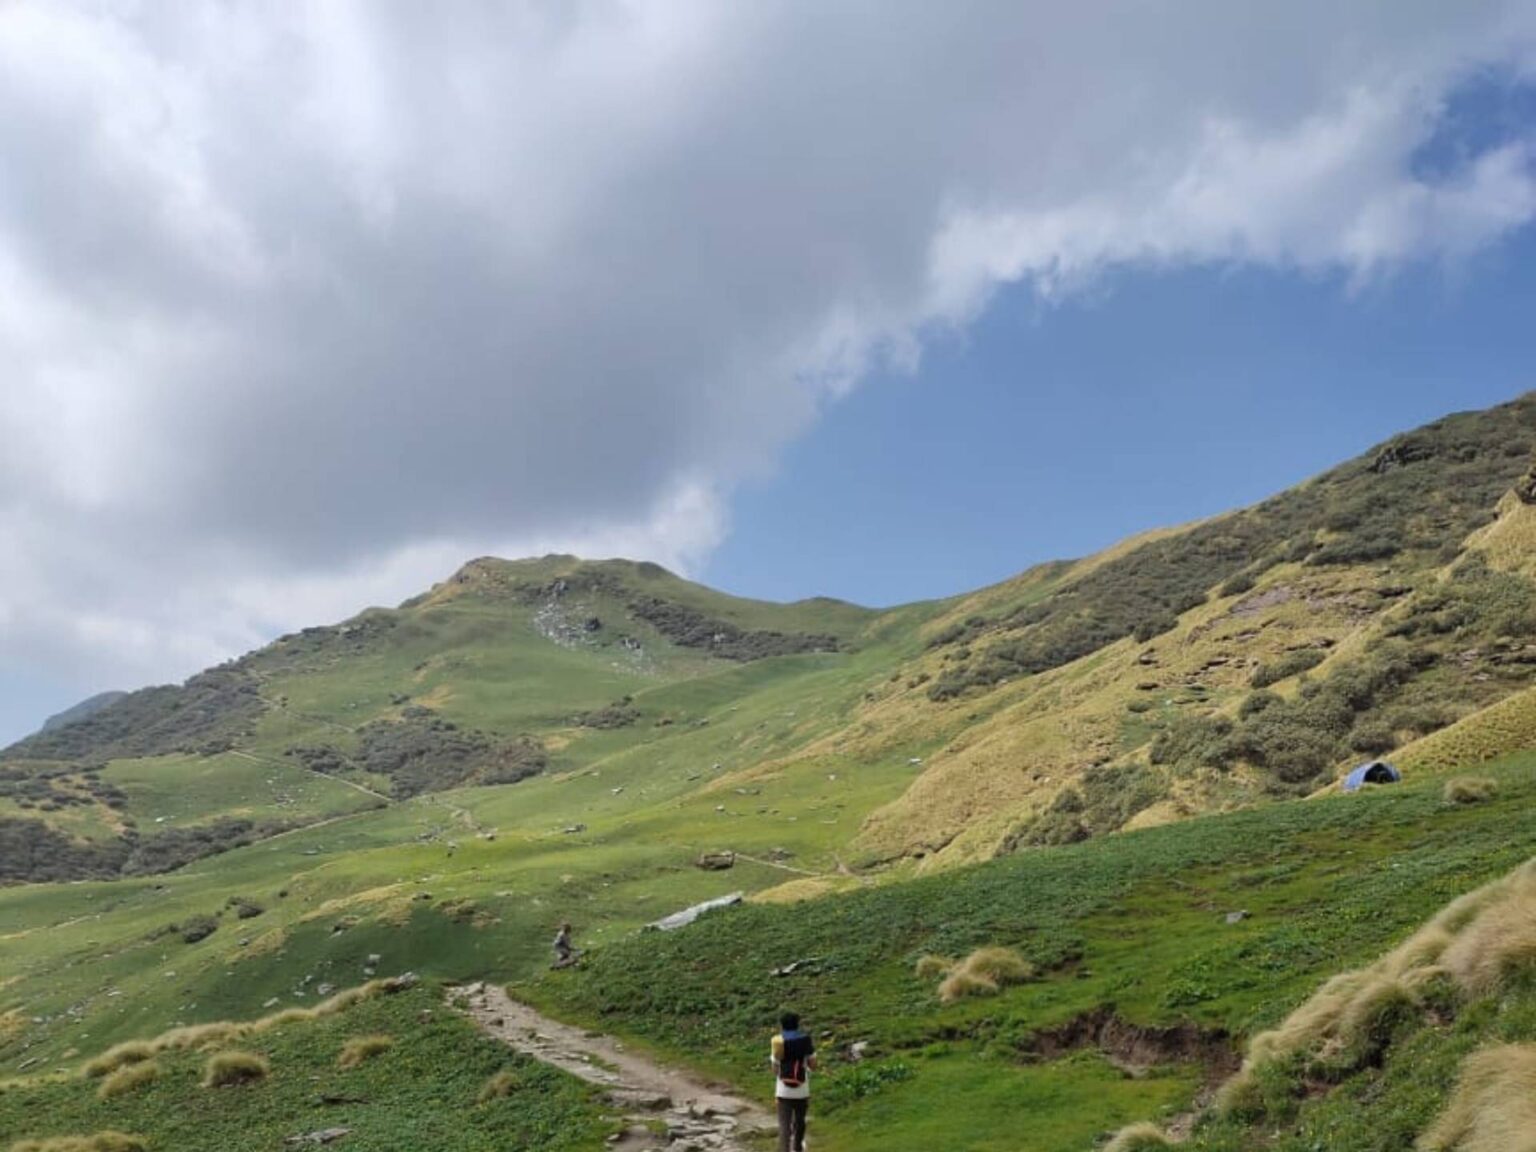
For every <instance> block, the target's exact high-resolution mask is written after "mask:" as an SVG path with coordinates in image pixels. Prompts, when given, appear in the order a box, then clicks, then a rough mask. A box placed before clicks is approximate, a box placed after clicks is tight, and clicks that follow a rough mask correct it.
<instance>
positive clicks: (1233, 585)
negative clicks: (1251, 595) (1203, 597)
mask: <svg viewBox="0 0 1536 1152" xmlns="http://www.w3.org/2000/svg"><path fill="white" fill-rule="evenodd" d="M1253 585H1254V579H1253V574H1252V573H1251V572H1239V573H1238V574H1237V575H1236V576H1233V577H1231V578H1230V579H1228V580H1227V582H1226V583H1225V584H1223V585H1222V586H1221V587H1220V588H1218V589H1217V590H1216V594H1217V595H1218V596H1221V597H1223V598H1225V597H1228V596H1241V595H1242V594H1243V593H1244V592H1252V591H1253Z"/></svg>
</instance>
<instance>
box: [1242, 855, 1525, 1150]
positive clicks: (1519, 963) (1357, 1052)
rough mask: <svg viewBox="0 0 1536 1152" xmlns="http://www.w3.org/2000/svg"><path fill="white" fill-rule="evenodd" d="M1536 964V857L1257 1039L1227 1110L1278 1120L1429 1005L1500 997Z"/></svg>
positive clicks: (1361, 1062)
mask: <svg viewBox="0 0 1536 1152" xmlns="http://www.w3.org/2000/svg"><path fill="white" fill-rule="evenodd" d="M1531 967H1536V860H1532V861H1528V862H1527V863H1525V864H1523V865H1521V866H1520V867H1519V868H1517V869H1515V870H1514V871H1513V872H1511V873H1510V874H1509V875H1507V876H1505V877H1504V878H1503V879H1500V880H1496V881H1494V882H1493V883H1492V884H1487V885H1484V886H1483V887H1482V888H1479V889H1477V890H1476V891H1474V892H1469V893H1468V894H1467V895H1465V896H1462V897H1461V898H1460V899H1458V900H1455V901H1453V902H1452V903H1451V904H1449V905H1447V906H1446V908H1445V909H1444V910H1442V911H1441V912H1440V914H1439V915H1437V916H1436V917H1435V918H1434V919H1433V920H1431V921H1430V922H1429V923H1428V924H1426V925H1425V926H1424V927H1422V928H1421V929H1419V931H1418V932H1416V933H1414V935H1413V936H1411V937H1409V939H1408V940H1406V941H1405V942H1404V943H1403V944H1401V945H1399V946H1398V947H1397V948H1396V949H1394V950H1393V951H1391V952H1389V953H1387V954H1386V955H1385V956H1383V957H1382V958H1381V959H1380V960H1378V961H1376V963H1374V964H1372V965H1370V966H1369V967H1367V968H1362V969H1358V970H1356V971H1353V972H1346V973H1343V974H1342V975H1339V976H1335V977H1334V978H1333V979H1331V980H1329V981H1328V982H1327V983H1326V984H1324V985H1323V986H1322V988H1320V989H1319V990H1318V991H1317V992H1316V993H1315V994H1314V995H1313V996H1312V998H1311V999H1309V1000H1308V1001H1306V1003H1304V1004H1302V1006H1301V1007H1300V1008H1298V1009H1297V1010H1296V1011H1295V1012H1293V1013H1292V1014H1291V1015H1290V1016H1289V1017H1288V1018H1286V1020H1284V1021H1283V1022H1282V1023H1281V1024H1280V1025H1279V1026H1278V1027H1277V1028H1274V1029H1272V1030H1270V1031H1268V1032H1262V1033H1260V1034H1259V1035H1258V1036H1255V1037H1254V1039H1253V1042H1252V1044H1251V1045H1250V1046H1249V1051H1248V1058H1247V1060H1246V1061H1245V1062H1244V1064H1243V1067H1242V1069H1241V1070H1240V1071H1239V1072H1238V1074H1237V1075H1236V1076H1234V1077H1233V1078H1232V1079H1231V1080H1229V1081H1228V1082H1227V1084H1226V1085H1225V1086H1224V1087H1223V1088H1222V1091H1221V1093H1220V1095H1219V1097H1218V1100H1217V1106H1218V1110H1220V1111H1221V1112H1223V1113H1226V1114H1234V1115H1254V1116H1262V1115H1266V1114H1272V1113H1274V1112H1275V1111H1276V1110H1277V1108H1281V1107H1283V1106H1284V1104H1285V1102H1286V1101H1287V1100H1288V1099H1289V1098H1291V1097H1292V1096H1293V1095H1294V1094H1295V1093H1296V1092H1298V1091H1299V1090H1300V1085H1301V1082H1302V1081H1303V1080H1306V1079H1311V1080H1323V1081H1327V1082H1337V1081H1339V1080H1341V1079H1342V1078H1343V1077H1344V1076H1345V1075H1347V1074H1349V1073H1351V1072H1354V1071H1356V1070H1358V1069H1359V1068H1361V1067H1364V1066H1365V1065H1366V1064H1368V1063H1371V1062H1373V1061H1375V1060H1376V1059H1378V1058H1379V1057H1380V1055H1381V1053H1382V1052H1383V1050H1384V1049H1385V1048H1386V1047H1387V1046H1388V1045H1389V1044H1390V1043H1391V1041H1392V1037H1393V1035H1394V1033H1395V1032H1396V1031H1397V1029H1398V1027H1399V1026H1401V1025H1403V1024H1405V1023H1406V1022H1408V1021H1411V1020H1414V1019H1417V1018H1420V1017H1422V1016H1423V1015H1424V1013H1425V1011H1426V1010H1427V1009H1431V1008H1436V1007H1442V1006H1443V1005H1444V1003H1445V1001H1446V999H1447V998H1449V999H1450V1000H1452V1001H1454V1000H1457V999H1463V1000H1470V999H1475V998H1478V997H1483V996H1487V995H1490V994H1492V993H1494V992H1497V991H1499V989H1500V988H1501V987H1502V986H1503V985H1504V984H1505V983H1506V982H1507V981H1508V980H1509V979H1511V978H1512V977H1514V976H1515V975H1516V974H1517V973H1518V972H1520V971H1521V970H1523V969H1529V968H1531ZM1488 1147H1493V1145H1489V1146H1488Z"/></svg>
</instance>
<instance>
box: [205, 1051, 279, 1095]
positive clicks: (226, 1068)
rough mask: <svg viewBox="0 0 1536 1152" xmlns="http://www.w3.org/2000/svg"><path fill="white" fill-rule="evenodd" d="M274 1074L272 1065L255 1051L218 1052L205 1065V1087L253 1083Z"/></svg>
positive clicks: (224, 1086) (225, 1086) (226, 1086)
mask: <svg viewBox="0 0 1536 1152" xmlns="http://www.w3.org/2000/svg"><path fill="white" fill-rule="evenodd" d="M271 1074H272V1065H270V1064H268V1063H267V1058H266V1057H265V1056H258V1055H257V1054H256V1053H255V1052H216V1053H214V1054H213V1055H212V1056H210V1057H208V1063H207V1064H206V1065H205V1066H204V1067H203V1087H204V1088H228V1087H230V1086H231V1085H235V1084H252V1083H255V1082H256V1081H258V1080H265V1079H266V1078H267V1077H268V1076H270V1075H271Z"/></svg>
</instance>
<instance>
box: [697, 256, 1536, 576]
mask: <svg viewBox="0 0 1536 1152" xmlns="http://www.w3.org/2000/svg"><path fill="white" fill-rule="evenodd" d="M1533 321H1536V235H1533V231H1532V229H1529V228H1527V229H1525V230H1523V231H1522V232H1521V233H1520V234H1519V235H1517V236H1515V237H1513V238H1511V239H1510V240H1509V241H1508V242H1506V243H1505V244H1504V245H1502V246H1500V247H1499V248H1497V249H1494V250H1491V251H1487V252H1483V253H1480V254H1479V255H1477V256H1476V257H1474V258H1473V259H1471V260H1470V261H1469V262H1467V263H1466V264H1464V265H1461V266H1455V267H1445V266H1441V265H1438V264H1435V265H1420V266H1417V267H1414V268H1411V269H1405V270H1402V271H1400V272H1398V273H1397V274H1396V275H1394V276H1392V277H1390V278H1388V279H1385V280H1383V281H1381V282H1379V283H1375V284H1372V285H1369V286H1367V287H1365V288H1361V289H1357V290H1352V289H1351V287H1350V286H1349V285H1348V284H1346V283H1345V282H1344V281H1343V278H1341V277H1338V276H1316V275H1300V274H1295V273H1284V272H1271V271H1224V270H1207V269H1200V270H1189V271H1182V272H1176V273H1139V274H1122V275H1117V276H1114V277H1112V278H1111V279H1109V280H1107V281H1106V282H1105V283H1103V284H1102V285H1100V286H1099V287H1098V288H1097V289H1096V290H1095V291H1094V292H1093V293H1092V294H1091V295H1089V296H1087V297H1085V298H1082V299H1074V300H1070V301H1067V302H1065V303H1062V304H1058V305H1041V304H1039V303H1038V302H1037V301H1036V299H1035V298H1034V296H1033V294H1032V292H1031V291H1030V290H1029V289H1028V288H1024V287H1015V288H1013V289H1010V290H1007V291H1005V292H1004V293H1003V294H1002V295H1001V296H1000V297H999V298H998V299H997V300H996V302H995V303H994V304H993V306H992V307H991V308H990V309H989V311H988V313H987V314H986V316H985V317H984V318H983V319H982V320H981V321H980V322H979V323H978V324H977V325H976V326H975V327H973V328H971V329H970V330H969V331H968V332H966V333H965V334H964V335H963V336H959V337H956V338H952V339H947V340H944V341H943V342H941V343H939V344H938V345H936V346H935V347H934V348H933V349H932V350H930V351H929V353H928V354H927V355H926V356H925V358H924V360H923V363H922V366H921V369H920V370H919V371H918V372H916V373H915V374H912V375H900V374H898V375H892V376H888V377H887V378H885V379H881V380H878V381H875V382H872V383H871V384H870V385H869V386H867V387H864V388H862V389H860V390H859V391H857V392H855V393H854V394H853V395H852V396H850V397H848V398H846V399H844V400H842V401H840V402H837V403H835V404H833V405H831V406H830V407H829V409H828V411H827V413H826V415H825V416H824V417H823V419H822V420H821V421H820V423H818V424H817V425H816V427H815V428H814V430H813V431H812V432H811V433H810V434H809V435H808V436H806V437H805V438H804V439H802V440H800V441H798V442H797V443H795V444H794V445H792V446H791V447H790V448H789V449H788V451H787V452H786V454H785V458H784V462H783V464H782V467H781V468H780V469H779V470H778V472H777V473H776V474H775V475H774V476H773V477H772V478H771V479H770V480H768V481H766V482H761V483H756V484H752V485H750V486H748V487H747V488H746V489H744V490H743V491H742V492H741V493H740V494H739V495H738V496H737V498H736V501H735V505H734V513H733V530H732V532H731V535H730V536H729V537H728V538H727V540H726V541H725V543H724V545H723V546H722V547H721V548H720V549H719V551H718V552H716V553H715V555H714V556H713V558H712V559H711V560H710V562H709V564H708V566H707V567H706V568H705V570H704V571H703V573H702V574H701V575H702V578H703V579H704V580H705V581H706V582H708V583H711V584H715V585H718V586H720V587H723V588H726V589H729V590H731V591H733V592H737V593H740V594H743V595H751V596H760V597H765V598H769V599H794V598H798V597H803V596H810V595H815V594H829V595H836V596H840V597H843V598H847V599H851V600H855V601H859V602H862V603H867V604H873V605H884V604H892V603H899V602H902V601H907V600H916V599H924V598H928V597H937V596H945V595H950V594H953V593H956V592H959V591H963V590H966V589H969V588H973V587H977V586H979V585H983V584H987V583H991V582H993V581H997V580H1001V579H1004V578H1006V577H1007V576H1009V575H1012V574H1013V573H1015V572H1017V571H1019V570H1020V569H1022V568H1024V567H1027V566H1028V565H1030V564H1033V563H1035V562H1038V561H1041V560H1048V559H1056V558H1062V557H1073V556H1081V555H1085V554H1087V553H1090V552H1093V551H1096V550H1097V549H1100V548H1103V547H1105V546H1106V545H1109V544H1112V543H1114V542H1115V541H1117V540H1119V539H1122V538H1123V537H1125V536H1128V535H1130V534H1132V533H1135V532H1139V531H1142V530H1144V529H1147V528H1152V527H1156V526H1161V525H1168V524H1176V523H1182V522H1184V521H1187V520H1193V519H1198V518H1200V517H1203V516H1208V515H1211V514H1213V513H1216V512H1221V511H1224V510H1226V509H1229V508H1234V507H1238V506H1240V505H1244V504H1248V503H1252V502H1254V501H1257V500H1260V499H1262V498H1263V497H1265V496H1267V495H1270V494H1271V493H1273V492H1276V491H1278V490H1280V489H1282V488H1285V487H1288V486H1289V485H1291V484H1294V483H1296V482H1297V481H1300V480H1302V479H1305V478H1306V477H1308V476H1310V475H1313V474H1315V473H1317V472H1319V471H1322V470H1323V469H1326V468H1328V467H1330V466H1332V465H1334V464H1337V463H1340V462H1341V461H1343V460H1345V459H1348V458H1349V457H1351V456H1354V455H1357V454H1358V453H1360V452H1362V451H1364V450H1365V449H1366V448H1367V447H1369V446H1370V445H1372V444H1374V443H1377V442H1379V441H1381V440H1384V439H1386V438H1387V437H1389V436H1390V435H1392V434H1393V433H1395V432H1398V431H1403V430H1406V429H1408V428H1412V427H1416V426H1418V425H1420V424H1423V423H1427V422H1428V421H1430V420H1433V419H1435V418H1436V417H1438V416H1441V415H1444V414H1446V413H1448V412H1453V411H1458V410H1463V409H1468V408H1481V407H1486V406H1489V405H1492V404H1497V403H1500V402H1502V401H1505V400H1509V399H1512V398H1513V397H1515V396H1517V395H1519V394H1520V393H1522V392H1525V391H1528V390H1531V389H1536V324H1533ZM1533 449H1536V445H1533Z"/></svg>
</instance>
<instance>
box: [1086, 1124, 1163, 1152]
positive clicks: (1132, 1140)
mask: <svg viewBox="0 0 1536 1152" xmlns="http://www.w3.org/2000/svg"><path fill="white" fill-rule="evenodd" d="M1172 1147H1173V1142H1172V1141H1171V1140H1169V1139H1168V1137H1167V1136H1165V1135H1163V1130H1162V1129H1161V1128H1159V1127H1158V1126H1157V1125H1156V1124H1147V1123H1145V1122H1143V1123H1140V1124H1132V1125H1130V1127H1128V1128H1122V1129H1120V1131H1118V1132H1116V1133H1115V1135H1114V1136H1113V1138H1111V1140H1110V1142H1109V1143H1108V1144H1106V1145H1104V1150H1103V1152H1147V1150H1148V1149H1153V1148H1172Z"/></svg>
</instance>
